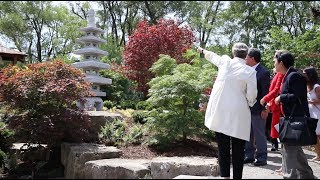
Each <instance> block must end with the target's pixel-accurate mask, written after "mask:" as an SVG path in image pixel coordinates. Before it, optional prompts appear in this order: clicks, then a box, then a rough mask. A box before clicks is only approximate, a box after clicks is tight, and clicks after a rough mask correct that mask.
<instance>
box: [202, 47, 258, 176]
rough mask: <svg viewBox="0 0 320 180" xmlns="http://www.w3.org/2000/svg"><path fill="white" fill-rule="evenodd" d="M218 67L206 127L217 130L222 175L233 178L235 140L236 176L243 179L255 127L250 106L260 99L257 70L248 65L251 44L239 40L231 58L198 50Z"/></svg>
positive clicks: (208, 107) (207, 110) (234, 172)
mask: <svg viewBox="0 0 320 180" xmlns="http://www.w3.org/2000/svg"><path fill="white" fill-rule="evenodd" d="M197 51H198V52H200V53H203V54H204V57H205V58H206V59H207V60H208V61H210V62H211V63H212V64H214V65H215V66H217V67H218V69H219V71H218V76H217V78H216V80H215V83H214V85H213V87H212V91H211V95H210V99H209V102H208V106H207V109H206V115H205V126H206V127H208V128H209V129H210V130H213V131H215V134H216V140H217V143H218V160H219V167H220V176H221V177H225V178H230V141H231V143H232V166H233V178H234V179H241V178H242V171H243V161H244V147H245V142H246V141H249V138H250V129H251V114H250V108H249V106H250V107H252V106H253V105H254V104H255V102H256V97H257V79H256V71H255V70H254V69H253V68H252V67H250V66H248V65H246V63H245V60H244V59H245V57H246V55H247V53H248V46H247V45H246V44H244V43H235V44H234V45H233V47H232V54H233V56H234V58H233V59H231V58H230V57H229V56H227V55H223V56H219V55H217V54H216V53H214V52H211V51H207V50H205V49H203V48H201V47H199V48H198V49H197Z"/></svg>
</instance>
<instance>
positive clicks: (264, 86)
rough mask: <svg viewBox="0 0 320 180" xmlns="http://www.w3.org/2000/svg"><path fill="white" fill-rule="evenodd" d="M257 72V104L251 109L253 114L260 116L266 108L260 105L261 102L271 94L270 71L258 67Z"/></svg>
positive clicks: (260, 66)
mask: <svg viewBox="0 0 320 180" xmlns="http://www.w3.org/2000/svg"><path fill="white" fill-rule="evenodd" d="M256 71H257V74H256V76H257V89H258V95H257V102H256V103H255V104H254V105H253V107H251V108H250V110H251V114H260V113H261V111H262V110H264V107H263V106H262V105H261V104H260V100H261V99H262V98H263V97H264V96H265V95H266V94H268V92H269V86H270V71H269V70H268V69H267V68H265V67H264V66H262V65H261V63H260V64H259V65H258V66H257V67H256Z"/></svg>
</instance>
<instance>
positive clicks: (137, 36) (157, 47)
mask: <svg viewBox="0 0 320 180" xmlns="http://www.w3.org/2000/svg"><path fill="white" fill-rule="evenodd" d="M195 41H196V38H195V36H194V34H193V33H192V30H191V29H190V28H189V27H188V26H184V27H179V24H178V22H175V21H174V20H167V19H163V18H161V19H159V20H158V23H157V24H155V25H150V24H148V23H147V21H145V20H144V21H140V22H139V23H138V25H137V29H136V30H135V32H134V33H133V34H132V35H131V36H130V37H129V41H128V43H127V45H126V46H125V49H124V52H123V64H122V68H123V72H124V74H125V75H126V77H127V78H128V79H131V80H134V81H137V83H138V90H139V91H141V92H143V93H144V95H145V96H146V95H147V93H148V89H149V87H148V85H147V83H148V82H149V81H150V80H151V79H152V77H153V75H152V74H151V72H149V68H150V67H151V66H152V64H153V63H154V62H155V61H157V60H158V58H159V55H160V54H166V55H169V56H171V57H172V58H174V59H176V60H177V63H185V62H187V61H188V60H187V59H185V58H183V57H182V54H183V53H184V52H186V50H187V49H190V48H191V46H192V44H193V43H194V42H195Z"/></svg>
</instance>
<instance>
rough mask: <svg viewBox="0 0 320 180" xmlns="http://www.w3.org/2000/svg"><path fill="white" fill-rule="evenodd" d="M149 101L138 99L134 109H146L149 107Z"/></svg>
mask: <svg viewBox="0 0 320 180" xmlns="http://www.w3.org/2000/svg"><path fill="white" fill-rule="evenodd" d="M149 107H150V106H149V103H148V102H146V101H139V102H138V103H137V104H136V109H137V110H148V109H149Z"/></svg>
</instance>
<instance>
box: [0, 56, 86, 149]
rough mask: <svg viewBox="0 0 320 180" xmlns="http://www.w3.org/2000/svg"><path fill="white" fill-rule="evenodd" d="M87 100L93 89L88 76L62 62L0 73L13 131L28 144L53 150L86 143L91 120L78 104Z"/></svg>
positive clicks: (1, 95) (0, 93)
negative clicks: (44, 146)
mask: <svg viewBox="0 0 320 180" xmlns="http://www.w3.org/2000/svg"><path fill="white" fill-rule="evenodd" d="M87 96H90V85H89V83H87V82H86V81H85V80H84V74H82V72H81V71H80V70H79V69H75V68H72V67H71V66H70V65H67V64H65V63H63V62H61V61H54V62H45V63H38V64H29V65H28V66H24V67H18V66H12V67H8V68H4V69H2V71H1V73H0V101H2V102H3V103H4V104H5V105H7V106H8V107H9V108H8V109H11V110H12V112H11V113H13V114H12V115H13V117H12V118H10V121H9V127H11V128H12V129H14V130H15V133H16V138H17V140H19V141H23V142H26V143H34V144H38V143H45V144H48V146H49V147H50V146H52V145H57V144H59V143H60V142H61V141H71V142H72V141H85V139H86V138H87V137H86V135H88V127H89V124H90V121H89V117H88V116H87V115H86V114H84V112H82V111H80V110H78V108H77V107H76V106H75V102H76V101H78V100H81V99H82V98H84V97H87ZM66 124H67V126H66Z"/></svg>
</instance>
